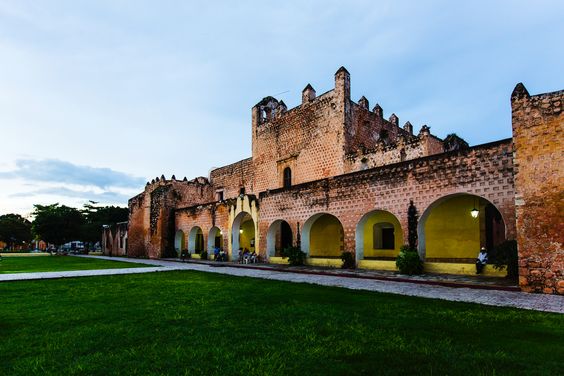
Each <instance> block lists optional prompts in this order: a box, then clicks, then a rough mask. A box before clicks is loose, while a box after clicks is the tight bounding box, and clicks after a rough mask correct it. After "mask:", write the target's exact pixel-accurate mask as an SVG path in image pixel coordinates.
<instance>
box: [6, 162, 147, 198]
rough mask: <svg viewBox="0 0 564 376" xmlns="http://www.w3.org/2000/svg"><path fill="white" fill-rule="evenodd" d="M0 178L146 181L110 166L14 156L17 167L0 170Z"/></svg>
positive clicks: (102, 183)
mask: <svg viewBox="0 0 564 376" xmlns="http://www.w3.org/2000/svg"><path fill="white" fill-rule="evenodd" d="M0 179H23V180H26V181H36V182H48V183H67V184H75V185H82V186H94V187H97V188H100V189H103V190H107V189H108V188H110V187H117V188H131V189H134V188H141V187H142V186H143V184H144V182H145V179H144V178H140V177H135V176H132V175H129V174H126V173H123V172H119V171H114V170H112V169H110V168H100V167H90V166H81V165H75V164H72V163H70V162H65V161H61V160H58V159H44V160H35V159H17V160H16V168H15V169H14V170H12V171H6V172H0ZM69 191H71V190H69ZM76 192H78V191H76Z"/></svg>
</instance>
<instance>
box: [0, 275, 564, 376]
mask: <svg viewBox="0 0 564 376" xmlns="http://www.w3.org/2000/svg"><path fill="white" fill-rule="evenodd" d="M0 297H1V298H0V299H1V304H0V317H1V320H0V374H2V375H32V374H40V375H68V374H70V375H73V374H74V375H84V374H88V375H92V374H94V375H108V374H137V375H144V374H162V375H165V374H180V375H213V374H216V375H306V376H310V375H372V374H378V375H386V374H395V375H414V374H427V375H430V374H438V375H443V374H450V375H457V374H459V375H492V374H496V375H500V374H506V375H521V374H522V375H524V374H547V375H548V374H554V375H557V374H562V369H563V368H562V367H563V366H564V363H563V362H564V346H562V343H564V315H558V314H549V313H540V312H532V311H525V310H517V309H509V308H497V307H486V306H480V305H475V304H467V303H452V302H445V301H439V300H429V299H422V298H414V297H406V296H395V295H387V294H379V293H370V292H362V291H351V290H346V289H340V288H330V287H320V286H314V285H306V284H292V283H288V282H277V281H267V280H259V279H250V278H238V277H230V276H224V275H213V274H206V273H198V272H190V271H175V272H163V273H150V274H140V275H126V276H123V275H120V276H104V277H89V278H73V279H64V280H45V281H27V282H10V283H0Z"/></svg>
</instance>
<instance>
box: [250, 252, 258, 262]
mask: <svg viewBox="0 0 564 376" xmlns="http://www.w3.org/2000/svg"><path fill="white" fill-rule="evenodd" d="M256 262H257V253H256V252H255V251H253V253H251V264H255V263H256Z"/></svg>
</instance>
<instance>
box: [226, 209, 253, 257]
mask: <svg viewBox="0 0 564 376" xmlns="http://www.w3.org/2000/svg"><path fill="white" fill-rule="evenodd" d="M231 244H232V255H231V258H232V259H233V260H237V259H238V258H239V251H241V252H243V251H245V250H248V251H249V252H253V251H256V249H255V221H253V218H252V217H251V215H250V214H249V213H247V212H241V213H239V214H238V215H237V216H236V217H235V220H234V221H233V225H232V226H231Z"/></svg>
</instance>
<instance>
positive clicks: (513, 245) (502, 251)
mask: <svg viewBox="0 0 564 376" xmlns="http://www.w3.org/2000/svg"><path fill="white" fill-rule="evenodd" d="M488 259H489V260H488V261H489V263H490V264H493V267H494V269H497V270H503V269H505V268H507V276H508V277H510V278H516V277H517V276H518V275H519V262H518V256H517V242H516V241H515V240H506V241H504V242H503V243H501V244H499V245H497V246H495V247H494V249H493V251H492V252H491V254H490V255H488Z"/></svg>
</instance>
